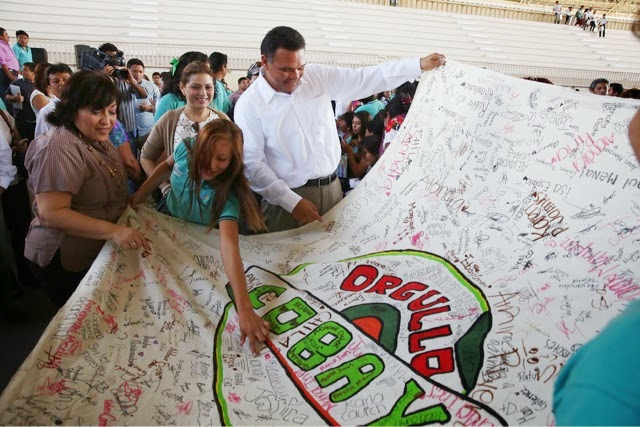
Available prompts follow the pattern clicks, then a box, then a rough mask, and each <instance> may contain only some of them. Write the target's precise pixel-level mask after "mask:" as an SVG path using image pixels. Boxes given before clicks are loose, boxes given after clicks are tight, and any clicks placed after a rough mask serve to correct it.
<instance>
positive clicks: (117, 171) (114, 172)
mask: <svg viewBox="0 0 640 427" xmlns="http://www.w3.org/2000/svg"><path fill="white" fill-rule="evenodd" d="M71 128H72V129H73V130H74V133H75V135H76V136H77V137H78V139H79V140H80V141H82V142H84V144H83V145H84V146H85V147H87V150H89V152H90V153H92V154H93V155H94V156H95V158H96V160H97V161H98V163H99V164H100V166H103V167H104V168H106V169H107V170H108V171H109V174H110V175H111V177H112V178H113V179H114V181H115V182H116V184H117V185H118V188H119V189H120V191H121V192H122V195H123V196H124V197H123V198H124V200H126V199H127V194H128V190H127V177H126V176H125V175H124V173H122V169H121V168H119V167H118V159H117V158H116V157H114V155H113V153H112V152H111V150H109V146H108V145H107V144H106V143H105V142H102V141H95V142H97V143H98V145H100V147H101V148H102V149H103V150H104V151H106V153H107V155H108V156H109V160H111V163H113V168H111V167H110V166H109V165H107V164H106V163H105V162H104V161H103V160H102V156H100V155H99V154H98V153H97V152H96V150H95V148H93V146H92V145H91V141H90V140H89V138H87V137H86V136H85V135H84V134H83V133H82V132H81V131H80V129H78V128H77V127H76V126H75V125H72V126H71Z"/></svg>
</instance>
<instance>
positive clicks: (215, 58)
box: [209, 52, 228, 73]
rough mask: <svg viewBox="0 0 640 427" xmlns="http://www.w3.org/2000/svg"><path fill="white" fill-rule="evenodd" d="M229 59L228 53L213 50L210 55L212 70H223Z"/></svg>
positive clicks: (215, 71)
mask: <svg viewBox="0 0 640 427" xmlns="http://www.w3.org/2000/svg"><path fill="white" fill-rule="evenodd" d="M227 61H228V58H227V55H225V54H224V53H220V52H213V53H212V54H211V55H209V65H210V66H211V71H213V72H214V73H217V72H218V71H220V70H222V67H224V66H225V65H227Z"/></svg>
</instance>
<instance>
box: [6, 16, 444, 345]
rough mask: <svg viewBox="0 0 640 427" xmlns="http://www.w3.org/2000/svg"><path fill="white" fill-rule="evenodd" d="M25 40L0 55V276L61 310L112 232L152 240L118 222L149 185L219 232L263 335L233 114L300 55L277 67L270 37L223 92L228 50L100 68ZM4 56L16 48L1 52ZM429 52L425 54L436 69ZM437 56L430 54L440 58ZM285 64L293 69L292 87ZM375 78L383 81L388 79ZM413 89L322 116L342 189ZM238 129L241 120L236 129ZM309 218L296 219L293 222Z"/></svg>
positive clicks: (230, 269) (112, 50)
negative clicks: (150, 64) (253, 294)
mask: <svg viewBox="0 0 640 427" xmlns="http://www.w3.org/2000/svg"><path fill="white" fill-rule="evenodd" d="M278 28H284V29H285V30H284V33H283V34H284V36H283V35H278V34H275V36H274V37H276V39H277V38H278V37H280V38H283V37H284V39H285V44H286V39H288V38H293V39H296V37H297V35H296V34H297V32H295V33H294V32H292V31H295V30H292V29H288V27H278ZM0 33H2V35H3V41H4V44H6V45H8V42H9V37H8V34H7V32H6V31H5V30H4V29H2V28H0ZM276 33H277V32H276ZM19 34H20V35H21V36H23V35H24V34H26V33H24V32H23V31H21V32H19ZM299 38H300V39H301V36H300V37H299ZM301 40H302V43H303V44H302V46H304V40H303V39H301ZM23 42H24V43H23ZM23 42H20V43H19V49H22V51H21V52H22V53H24V52H23V51H26V54H22V53H21V54H20V55H19V56H18V55H16V54H15V53H14V52H13V50H12V49H9V51H8V52H7V51H6V50H5V51H3V54H4V56H0V64H1V65H2V68H3V70H2V71H1V72H2V74H4V75H5V77H7V78H6V79H5V83H8V84H5V87H3V88H1V89H2V90H1V95H2V96H0V102H2V101H3V100H5V101H6V104H4V103H2V104H1V105H0V106H1V107H2V108H0V115H1V116H2V119H3V120H1V121H0V161H1V162H2V163H1V165H0V195H1V196H2V211H0V219H1V220H2V221H3V222H4V224H2V223H0V232H1V234H0V246H1V248H0V250H1V251H2V256H3V262H2V263H1V264H2V267H3V273H6V274H7V275H8V276H7V277H11V278H12V281H13V282H15V288H16V290H19V289H20V286H28V287H36V288H41V289H43V290H44V291H45V292H46V293H47V295H48V296H49V298H50V300H51V301H52V302H53V303H54V304H55V305H56V306H58V307H61V306H62V305H64V304H65V302H66V301H67V299H68V298H69V297H70V295H71V294H72V293H73V292H74V290H75V288H76V287H77V285H78V284H79V282H80V281H81V279H82V277H84V275H85V274H86V272H87V271H88V269H89V268H90V266H91V264H92V262H93V261H94V260H95V258H96V257H97V255H98V252H99V251H100V249H101V247H102V245H103V244H104V241H106V240H111V241H113V242H115V243H116V244H117V245H118V246H119V247H120V248H121V249H122V250H125V251H138V250H142V251H144V252H151V251H152V250H153V248H152V245H151V244H150V242H149V240H147V239H146V237H145V236H144V235H143V233H141V232H140V231H139V230H136V229H134V228H131V227H126V226H121V225H118V224H116V222H117V220H118V218H119V217H120V216H121V215H122V213H123V212H124V209H125V207H126V205H127V204H130V205H132V206H137V205H139V204H142V203H144V202H145V201H150V200H151V199H150V198H149V196H150V195H153V203H154V204H155V205H156V208H157V209H158V210H159V211H160V212H162V213H165V214H168V215H172V216H175V217H179V218H182V219H185V220H187V221H189V222H193V223H197V224H202V225H205V226H207V227H208V229H209V230H211V229H212V228H214V227H215V228H218V229H219V231H220V239H221V254H222V258H223V263H224V266H225V271H226V272H227V275H228V277H229V280H230V283H231V286H232V288H233V290H234V295H235V297H236V304H237V307H238V312H239V314H240V326H241V331H242V334H243V337H244V336H245V335H246V336H248V337H249V339H250V342H251V347H252V349H253V350H255V345H256V343H257V342H258V341H264V339H266V337H267V335H268V329H267V328H268V325H266V324H264V322H263V321H262V320H261V319H260V318H259V317H258V316H257V315H256V314H255V312H254V311H253V309H252V308H251V305H250V304H249V300H248V294H247V289H246V282H245V279H244V273H243V271H244V270H243V267H242V261H241V259H240V251H239V246H238V235H239V233H240V232H249V233H256V232H264V231H267V230H268V231H274V230H275V229H276V228H271V227H270V228H267V225H266V224H265V221H264V219H263V215H262V213H261V209H260V207H259V205H258V203H259V202H260V198H261V197H260V196H259V195H258V194H256V193H253V192H252V191H251V189H250V187H249V181H248V179H247V176H246V175H248V174H247V173H246V171H245V158H244V143H243V132H242V131H241V130H240V128H239V127H238V126H237V125H236V124H234V122H233V121H232V119H233V116H234V114H235V112H236V106H237V105H238V103H239V102H240V103H242V100H243V95H244V96H246V95H245V93H246V91H247V90H248V88H249V87H250V86H251V85H252V84H253V82H255V81H256V79H258V78H259V76H260V75H261V73H262V74H263V75H264V79H263V80H268V81H269V83H261V84H268V85H270V87H271V90H274V89H276V90H275V91H276V92H277V93H288V94H291V92H293V90H294V89H295V88H296V87H297V85H298V84H299V81H300V77H301V76H302V73H303V72H304V65H302V66H298V67H296V70H294V71H287V70H288V69H289V68H291V67H276V66H275V65H274V64H276V65H277V64H278V63H279V62H278V58H279V57H280V52H281V51H282V48H278V49H280V50H278V52H277V53H278V54H277V55H275V53H276V52H275V51H274V52H272V53H271V54H269V53H266V54H264V55H263V58H262V60H263V62H267V64H265V66H264V67H262V71H261V67H260V65H261V62H257V63H255V64H253V65H252V66H251V67H250V68H249V70H248V71H247V75H246V77H242V78H240V79H239V80H238V90H237V91H236V92H231V91H230V90H229V89H228V88H227V86H226V83H225V82H224V79H225V77H226V75H227V73H228V65H227V56H226V55H225V54H223V53H220V52H213V53H212V54H210V55H208V56H207V55H206V54H205V53H202V52H196V51H192V52H186V53H184V54H183V55H182V56H180V57H179V58H176V59H174V60H173V61H172V63H171V65H172V68H171V71H170V72H167V73H153V74H152V75H151V78H149V77H147V76H146V75H145V65H144V63H143V62H142V61H141V60H139V59H137V58H132V59H129V60H128V62H127V63H126V67H115V66H112V65H105V66H104V68H103V69H102V70H101V71H92V70H79V71H76V72H74V71H73V70H71V69H70V67H69V66H67V65H66V64H48V63H39V64H37V65H36V64H34V63H33V61H32V60H31V58H30V57H29V55H28V53H29V52H28V36H27V38H26V40H23ZM0 45H2V42H0ZM25 48H26V49H25ZM98 49H99V51H101V52H102V53H104V54H105V55H106V56H107V57H112V58H113V57H116V55H118V54H119V51H118V48H117V47H116V46H115V45H113V44H112V43H105V44H103V45H101V46H100V47H99V48H98ZM285 49H286V48H285ZM272 50H273V49H272ZM276 50H277V49H276ZM9 55H13V58H11V60H10V61H7V57H8V56H9ZM434 55H435V54H434ZM274 57H275V59H273V58H274ZM269 58H271V60H269ZM14 60H15V61H14ZM415 61H416V62H415V63H412V65H411V67H408V66H407V65H404V64H403V67H405V68H409V69H411V72H410V73H409V74H410V75H411V76H415V77H417V76H418V75H419V73H420V68H422V67H423V61H425V59H421V60H420V67H417V66H416V65H413V64H418V62H417V59H416V60H415ZM429 61H432V60H431V59H429V60H428V61H427V62H424V64H427V65H428V66H429V67H432V66H433V65H430V62H429ZM433 61H435V62H434V63H435V64H437V63H438V61H439V59H437V58H436V59H434V60H433ZM405 62H406V61H405ZM281 69H283V70H285V71H282V70H281ZM424 69H428V68H424ZM288 73H292V75H294V76H296V79H295V86H293V87H292V88H290V89H287V88H286V84H288V83H287V82H289V81H291V79H289V78H288ZM272 76H273V79H272ZM280 77H282V88H279V87H278V84H279V83H278V82H279V81H280V80H278V79H279V78H280ZM362 80H363V81H366V79H362ZM380 81H381V83H380V84H385V85H386V80H385V79H381V80H380ZM415 88H416V85H415V84H413V83H406V84H404V85H402V86H400V87H399V88H398V89H397V90H396V91H387V92H384V93H379V94H378V93H376V94H375V95H372V96H369V97H366V98H364V99H361V100H360V101H355V102H347V103H338V104H337V105H335V108H336V109H337V110H338V111H337V113H336V117H337V119H336V120H335V121H334V122H333V124H332V125H331V126H333V127H334V129H333V134H334V135H335V136H334V137H333V138H335V139H334V141H335V144H336V145H338V143H340V144H341V146H342V150H343V160H344V161H343V162H341V166H343V170H342V171H340V167H338V172H340V178H341V180H340V181H341V183H342V184H343V190H344V192H348V191H349V190H350V189H351V187H352V186H353V185H354V184H355V182H354V180H353V179H354V178H356V179H361V178H362V177H363V176H364V175H365V174H366V173H367V171H368V170H369V169H370V168H371V167H372V166H373V165H374V164H375V162H376V161H377V159H378V157H379V156H380V155H381V154H382V152H383V151H384V149H385V148H386V146H387V145H388V144H389V142H390V141H391V139H392V138H393V134H394V132H396V131H397V129H398V128H399V126H400V125H401V124H402V121H403V119H404V116H405V114H406V113H407V111H408V109H409V106H410V103H411V98H412V96H413V94H414V93H415ZM362 90H363V89H360V92H354V93H360V94H361V93H362ZM394 92H395V93H394ZM247 103H253V101H248V102H247ZM239 113H242V111H239ZM241 115H242V116H246V114H245V113H242V114H241ZM246 129H247V125H246V124H245V126H244V129H243V130H245V135H246ZM329 137H330V138H332V137H331V135H329ZM279 157H280V158H283V156H279ZM334 168H335V166H334ZM333 175H335V173H334V174H333ZM329 178H330V177H329ZM325 181H326V184H331V182H332V181H333V179H326V178H323V177H321V178H318V179H312V180H309V181H308V182H313V183H314V184H317V185H316V186H317V187H323V186H324V184H325ZM302 187H307V184H304V185H303V186H302ZM312 187H313V186H312ZM293 190H295V188H294V189H293ZM310 190H311V189H310ZM305 197H306V196H305ZM341 197H342V195H340V198H341ZM338 200H339V199H336V202H337V201H338ZM304 201H305V199H303V200H302V202H304ZM263 202H264V201H263ZM302 205H304V203H302ZM307 208H308V207H307ZM329 208H330V207H329ZM263 210H264V206H263ZM294 211H295V209H294ZM308 211H309V212H312V209H311V210H308ZM323 213H324V212H323ZM293 215H295V213H294V214H293ZM267 218H268V217H267ZM309 220H312V217H310V218H309ZM305 222H308V221H307V220H304V221H303V220H299V219H297V222H295V223H294V225H295V226H298V225H301V224H304V223H305ZM289 228H290V227H289ZM243 339H244V338H243Z"/></svg>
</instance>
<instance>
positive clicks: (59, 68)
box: [46, 62, 73, 83]
mask: <svg viewBox="0 0 640 427" xmlns="http://www.w3.org/2000/svg"><path fill="white" fill-rule="evenodd" d="M58 73H69V75H72V74H73V71H72V70H71V68H70V67H69V66H68V65H67V64H63V63H62V62H58V63H57V64H52V65H49V68H47V78H46V81H47V83H48V82H49V76H50V75H51V74H58Z"/></svg>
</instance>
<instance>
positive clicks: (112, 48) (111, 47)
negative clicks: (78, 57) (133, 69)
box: [98, 43, 118, 53]
mask: <svg viewBox="0 0 640 427" xmlns="http://www.w3.org/2000/svg"><path fill="white" fill-rule="evenodd" d="M98 50H99V51H100V52H104V53H107V52H118V48H117V47H116V45H115V44H113V43H104V44H101V45H100V46H98Z"/></svg>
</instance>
